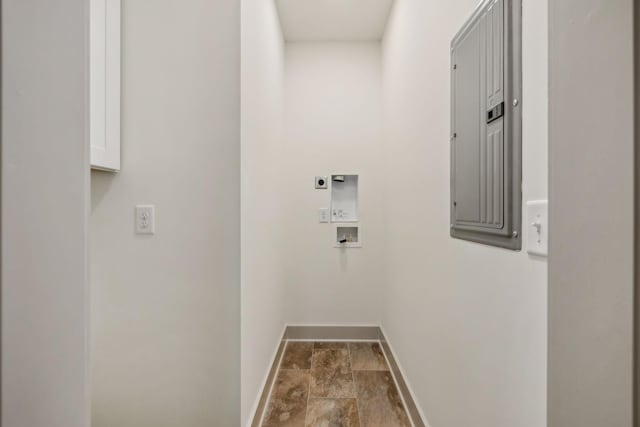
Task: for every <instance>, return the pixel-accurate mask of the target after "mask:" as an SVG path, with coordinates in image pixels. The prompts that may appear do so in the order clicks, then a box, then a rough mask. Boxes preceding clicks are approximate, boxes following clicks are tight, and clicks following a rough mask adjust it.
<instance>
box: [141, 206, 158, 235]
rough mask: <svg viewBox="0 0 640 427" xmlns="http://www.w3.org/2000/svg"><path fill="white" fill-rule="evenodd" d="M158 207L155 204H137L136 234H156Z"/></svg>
mask: <svg viewBox="0 0 640 427" xmlns="http://www.w3.org/2000/svg"><path fill="white" fill-rule="evenodd" d="M155 211H156V207H155V206H154V205H137V206H136V234H155V232H156V212H155Z"/></svg>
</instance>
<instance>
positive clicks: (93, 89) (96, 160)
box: [89, 0, 120, 171]
mask: <svg viewBox="0 0 640 427" xmlns="http://www.w3.org/2000/svg"><path fill="white" fill-rule="evenodd" d="M89 26H90V33H89V34H90V62H89V75H90V94H89V98H90V103H89V108H90V117H89V123H90V136H89V137H90V146H91V167H92V168H94V169H103V170H110V171H117V170H120V0H91V1H90V21H89Z"/></svg>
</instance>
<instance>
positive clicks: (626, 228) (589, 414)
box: [548, 0, 640, 427]
mask: <svg viewBox="0 0 640 427" xmlns="http://www.w3.org/2000/svg"><path fill="white" fill-rule="evenodd" d="M637 7H638V2H637V1H635V2H634V1H632V0H590V1H578V0H572V1H569V0H567V1H562V2H559V1H552V2H550V10H549V11H550V14H549V16H550V21H549V26H550V33H549V35H550V44H549V46H550V55H549V61H550V62H549V70H550V74H549V76H550V91H549V93H550V101H551V102H550V113H551V114H550V121H549V130H550V133H549V138H550V139H549V143H550V145H549V147H550V153H551V157H550V159H551V162H550V175H549V176H550V180H551V182H552V184H553V185H552V186H551V194H550V196H551V200H550V201H551V210H550V214H549V218H550V224H551V231H552V234H551V236H550V240H549V244H550V248H549V250H550V253H551V258H550V259H549V423H548V425H549V427H573V426H582V427H596V426H604V425H606V426H611V427H630V426H632V425H635V426H637V423H638V421H640V420H639V419H636V420H635V422H634V420H633V406H634V396H633V377H634V375H633V318H634V283H633V281H634V277H633V276H634V274H633V273H634V271H633V267H634V262H635V263H637V262H638V253H637V252H636V253H635V254H634V233H632V232H631V230H633V228H634V184H633V180H634V170H635V169H634V168H637V167H638V165H634V150H637V146H635V147H634V92H633V87H634V68H633V66H634V65H633V64H634V51H633V49H634V45H633V31H634V22H633V12H634V8H637ZM637 73H638V70H635V74H636V76H637ZM636 89H637V88H636ZM603 105H615V106H616V107H615V108H611V109H603V108H601V107H602V106H603ZM636 137H637V136H636ZM635 309H636V310H637V309H638V308H637V307H636V308H635ZM638 399H640V396H635V401H636V402H637V401H638ZM638 415H640V414H638Z"/></svg>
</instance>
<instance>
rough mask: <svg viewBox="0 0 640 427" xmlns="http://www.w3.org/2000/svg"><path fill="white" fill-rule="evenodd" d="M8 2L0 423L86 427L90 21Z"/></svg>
mask: <svg viewBox="0 0 640 427" xmlns="http://www.w3.org/2000/svg"><path fill="white" fill-rule="evenodd" d="M86 3H87V2H86V1H83V0H60V1H56V2H51V1H49V0H34V1H28V2H25V1H21V0H4V1H3V2H2V416H1V420H0V424H2V425H3V426H5V427H34V426H51V427H88V426H89V376H88V364H87V358H88V350H89V345H88V344H89V342H88V341H89V340H88V330H87V322H88V318H87V317H88V316H87V309H88V302H89V301H88V269H87V265H86V260H87V258H86V256H87V235H88V224H87V215H88V210H89V152H88V146H87V144H86V141H87V136H88V116H87V113H86V107H87V105H88V94H87V89H88V73H87V71H88V68H87V65H88V55H87V54H88V52H87V50H86V46H87V42H88V34H87V31H86V22H87V19H88V15H87V10H86V7H85V6H86Z"/></svg>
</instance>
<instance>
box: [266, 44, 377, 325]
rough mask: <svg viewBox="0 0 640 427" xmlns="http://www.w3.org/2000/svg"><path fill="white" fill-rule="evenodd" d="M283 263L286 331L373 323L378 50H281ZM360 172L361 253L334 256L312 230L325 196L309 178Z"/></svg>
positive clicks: (325, 230) (328, 231)
mask: <svg viewBox="0 0 640 427" xmlns="http://www.w3.org/2000/svg"><path fill="white" fill-rule="evenodd" d="M285 58H286V61H285V64H286V67H285V70H286V72H285V76H286V77H285V93H286V102H285V106H286V107H285V119H286V120H285V123H286V125H285V128H286V138H285V141H286V144H285V147H284V150H283V155H282V157H281V158H280V159H279V158H273V159H271V161H273V162H276V163H279V164H280V173H281V182H282V183H283V185H284V186H283V188H282V190H281V193H282V195H283V197H284V198H283V200H282V206H283V208H284V209H283V215H282V220H283V221H284V222H283V225H282V229H283V233H284V236H285V240H284V241H283V251H284V256H283V262H284V265H285V266H286V294H287V299H286V300H287V307H286V313H287V321H288V323H321V324H327V323H338V324H358V323H360V324H362V323H369V324H378V323H379V322H380V303H381V301H380V291H381V286H382V283H383V273H384V267H383V259H382V251H383V248H384V242H383V238H384V231H383V229H382V227H383V225H384V221H383V210H384V198H383V195H382V190H383V188H384V185H383V180H384V179H385V177H384V172H383V170H381V168H380V165H381V161H382V104H381V101H382V80H381V50H380V43H377V42H374V43H366V42H365V43H346V42H338V43H331V42H329V43H322V42H319V43H313V42H309V43H307V42H305V43H287V47H286V55H285ZM332 173H345V174H350V173H356V174H359V175H360V176H359V184H358V187H359V188H358V191H359V195H358V199H359V213H360V218H359V219H360V221H359V223H358V225H359V227H360V233H361V237H362V239H363V242H364V243H363V247H362V248H358V249H337V248H334V247H333V244H334V242H335V238H336V237H335V236H336V231H335V226H334V225H332V224H319V223H318V209H319V208H321V207H329V206H330V200H331V190H330V189H329V190H316V189H314V177H315V176H316V175H321V176H324V175H331V174H332Z"/></svg>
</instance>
